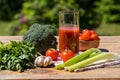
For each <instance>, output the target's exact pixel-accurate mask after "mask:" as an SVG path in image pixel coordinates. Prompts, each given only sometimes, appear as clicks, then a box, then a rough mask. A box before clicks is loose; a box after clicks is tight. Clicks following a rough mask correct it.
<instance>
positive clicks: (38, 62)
mask: <svg viewBox="0 0 120 80" xmlns="http://www.w3.org/2000/svg"><path fill="white" fill-rule="evenodd" d="M44 59H45V56H38V57H37V58H36V60H35V65H36V66H39V67H42V66H43V61H44Z"/></svg>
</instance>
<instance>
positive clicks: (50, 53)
mask: <svg viewBox="0 0 120 80" xmlns="http://www.w3.org/2000/svg"><path fill="white" fill-rule="evenodd" d="M58 54H59V53H58V51H57V50H56V49H53V48H50V49H48V50H47V51H46V53H45V55H46V56H50V57H51V58H52V59H53V61H56V60H57V59H58Z"/></svg>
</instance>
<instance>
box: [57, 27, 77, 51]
mask: <svg viewBox="0 0 120 80" xmlns="http://www.w3.org/2000/svg"><path fill="white" fill-rule="evenodd" d="M59 49H60V52H62V51H64V50H65V49H70V50H72V51H73V52H74V53H77V52H78V51H79V28H78V27H76V26H73V27H71V26H70V27H60V28H59Z"/></svg>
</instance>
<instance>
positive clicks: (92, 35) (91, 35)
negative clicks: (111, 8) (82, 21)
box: [79, 29, 99, 41]
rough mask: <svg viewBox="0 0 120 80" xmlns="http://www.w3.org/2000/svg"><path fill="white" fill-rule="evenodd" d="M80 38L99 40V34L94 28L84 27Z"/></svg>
mask: <svg viewBox="0 0 120 80" xmlns="http://www.w3.org/2000/svg"><path fill="white" fill-rule="evenodd" d="M79 40H85V41H90V40H99V36H98V35H97V33H96V32H95V31H94V30H89V29H84V30H82V32H81V33H80V35H79Z"/></svg>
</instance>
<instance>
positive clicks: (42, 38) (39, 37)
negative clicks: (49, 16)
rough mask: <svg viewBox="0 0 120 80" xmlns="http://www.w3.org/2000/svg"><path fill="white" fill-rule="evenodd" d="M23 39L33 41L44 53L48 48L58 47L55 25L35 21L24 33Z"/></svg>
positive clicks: (38, 49) (37, 48)
mask: <svg viewBox="0 0 120 80" xmlns="http://www.w3.org/2000/svg"><path fill="white" fill-rule="evenodd" d="M23 41H24V42H31V43H32V44H33V45H34V47H35V48H36V50H37V51H39V52H40V53H42V54H43V55H44V54H45V51H46V50H47V49H48V48H56V47H57V41H56V38H55V27H53V26H52V25H41V24H37V23H35V24H33V25H32V26H31V27H30V29H29V30H28V31H27V32H26V33H25V34H24V36H23Z"/></svg>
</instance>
